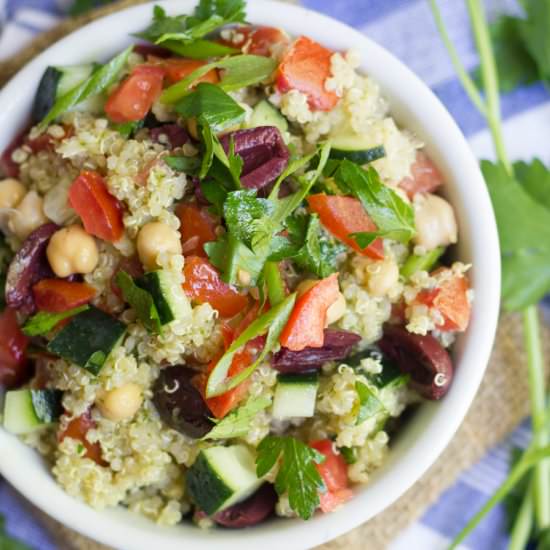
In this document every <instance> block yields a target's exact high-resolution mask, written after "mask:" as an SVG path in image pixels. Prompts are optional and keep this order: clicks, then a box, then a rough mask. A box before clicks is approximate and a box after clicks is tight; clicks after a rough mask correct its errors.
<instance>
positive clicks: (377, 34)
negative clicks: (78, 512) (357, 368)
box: [0, 0, 550, 550]
mask: <svg viewBox="0 0 550 550" xmlns="http://www.w3.org/2000/svg"><path fill="white" fill-rule="evenodd" d="M251 1H253V0H251ZM484 1H485V4H486V6H487V9H488V12H489V16H490V17H491V16H494V15H495V14H496V13H500V12H502V11H503V10H505V11H508V12H515V11H517V9H518V6H517V2H516V0H484ZM70 2H71V0H0V14H4V16H5V18H6V21H7V22H6V24H5V26H4V28H3V29H2V34H1V35H0V60H2V59H7V58H9V57H10V56H11V55H12V54H13V53H14V52H16V51H17V50H18V49H20V48H21V47H22V46H23V45H24V44H25V43H26V42H27V41H29V40H30V39H32V37H33V36H34V35H35V34H36V33H38V32H40V31H42V30H45V29H47V28H49V27H51V26H52V25H53V24H54V23H55V22H56V21H57V20H58V19H59V18H60V17H62V16H63V14H64V13H65V11H66V8H67V5H68V3H70ZM301 2H302V4H303V5H304V6H306V7H308V8H311V9H315V10H318V11H321V12H324V13H326V14H328V15H331V16H333V17H335V18H337V19H340V20H342V21H344V22H346V23H348V24H350V25H352V26H354V27H356V28H358V29H360V30H361V31H363V32H364V33H365V34H366V35H368V36H369V37H370V38H372V39H374V40H375V41H377V42H379V43H380V44H382V45H383V46H385V47H386V48H387V49H389V50H390V51H391V52H393V53H394V54H395V55H396V56H397V57H399V58H400V59H401V60H403V61H404V62H405V63H406V64H407V65H408V66H409V67H410V68H411V69H412V70H414V71H415V72H416V73H417V74H418V75H419V76H420V77H421V78H422V79H423V80H424V81H425V82H426V83H427V84H428V85H429V86H430V87H431V88H432V89H433V90H434V91H435V93H436V94H437V95H438V96H439V97H440V98H441V100H442V101H443V103H444V104H445V105H446V106H447V108H448V109H449V111H450V112H451V114H452V115H453V116H454V117H455V119H456V120H457V121H458V123H459V125H460V126H461V128H462V130H463V132H464V134H465V135H466V136H467V137H468V139H469V140H470V143H471V146H472V148H473V150H474V151H475V153H476V154H477V155H478V156H479V158H491V157H493V156H494V155H493V151H492V145H491V139H490V136H489V134H488V132H487V131H486V130H485V125H484V122H483V120H482V118H481V117H480V116H479V115H478V113H477V112H476V111H475V110H474V108H473V107H472V106H471V104H470V102H469V100H468V98H467V97H466V95H465V94H464V92H463V91H462V88H461V86H460V83H459V82H458V80H457V78H456V76H455V73H454V70H453V68H452V66H451V64H450V62H449V60H448V57H447V54H446V52H445V49H444V47H443V45H442V44H441V41H440V39H439V36H438V34H437V31H436V29H435V26H434V24H433V20H432V17H431V15H430V11H429V8H428V4H427V2H426V0H301ZM2 4H4V5H2ZM439 4H440V6H441V9H442V12H443V16H444V18H445V21H446V22H447V24H448V28H449V33H450V36H451V38H452V40H453V42H454V43H455V44H456V46H457V49H458V51H459V53H460V56H461V58H462V60H463V62H464V64H465V65H466V67H467V68H468V69H472V68H474V67H475V66H476V65H477V61H478V60H477V54H476V51H475V48H474V46H473V43H472V37H471V33H470V28H469V21H468V15H467V12H466V8H465V5H464V4H465V3H464V2H460V1H458V0H439ZM502 108H503V114H504V118H505V125H504V131H505V137H506V141H507V145H508V148H509V152H510V155H511V157H512V158H513V159H530V158H532V157H534V156H538V157H539V158H541V159H542V160H543V161H544V162H545V163H548V162H549V161H550V149H549V148H548V145H547V144H548V143H550V94H549V93H548V92H547V91H546V90H545V89H544V87H543V86H542V85H541V84H533V85H530V86H525V87H523V88H520V89H519V90H516V91H514V92H512V93H509V94H507V95H506V96H504V98H503V101H502ZM528 441H529V424H528V422H527V421H526V422H524V423H523V424H522V425H521V426H520V427H519V428H518V429H517V430H516V431H515V432H514V433H513V434H512V435H511V436H510V437H509V438H508V440H507V441H505V442H503V443H502V444H501V445H499V446H498V447H496V448H495V449H493V450H491V451H490V452H489V453H488V454H487V456H486V457H485V458H484V459H483V460H482V461H481V462H480V463H479V464H477V465H475V466H474V467H472V468H470V469H469V470H468V471H466V472H464V473H463V474H462V475H461V476H460V478H459V480H458V481H457V482H456V483H455V485H454V486H453V487H451V488H450V489H449V490H448V491H446V492H445V493H444V494H443V495H442V496H441V497H440V499H439V501H438V502H437V503H436V504H435V505H434V506H432V507H431V508H430V509H429V510H428V511H427V512H426V513H425V514H424V516H423V517H422V518H421V519H420V521H418V522H417V523H416V524H414V525H412V526H411V527H409V528H408V529H407V530H406V531H404V532H403V533H401V535H400V536H399V537H398V538H397V539H396V540H395V541H394V542H393V544H392V545H391V550H411V549H413V550H417V549H418V550H438V549H443V548H445V547H446V545H447V544H448V542H449V540H450V539H452V537H453V536H454V535H456V534H457V533H458V531H459V530H460V528H461V527H462V526H463V524H464V523H465V522H466V520H467V519H468V518H466V517H464V516H465V513H464V511H465V510H468V511H471V512H472V513H473V512H474V511H475V510H477V509H478V508H479V507H480V506H481V504H482V503H483V502H484V501H485V500H486V499H487V498H488V497H489V495H491V493H493V492H494V490H495V489H496V487H497V486H498V485H499V484H500V482H501V481H502V480H503V479H504V478H505V476H506V472H507V470H508V457H509V451H510V448H511V447H512V446H522V447H524V446H526V445H527V443H528ZM0 513H2V514H4V515H5V516H6V517H7V526H8V531H9V532H10V533H11V534H13V536H15V537H18V538H20V539H21V540H24V541H25V542H27V544H29V545H30V546H31V547H32V548H36V549H37V550H59V549H58V547H57V546H56V545H55V544H54V542H53V540H52V538H51V537H50V536H49V535H48V533H47V532H46V531H45V529H44V528H43V527H42V526H41V525H39V524H38V523H37V522H36V521H35V520H34V519H33V518H32V517H31V516H30V515H29V514H28V513H27V511H26V510H25V508H24V505H23V504H22V501H21V500H20V498H19V497H18V496H17V495H16V494H15V492H14V491H13V489H11V488H10V487H9V486H7V484H6V483H1V482H0ZM505 545H506V535H505V533H504V512H503V510H502V509H500V508H497V509H495V510H494V511H493V512H492V513H491V514H490V515H489V517H488V518H487V519H486V521H485V522H484V523H483V525H482V526H481V527H480V528H479V529H477V530H476V531H475V533H474V534H473V535H472V536H471V537H470V538H469V539H468V541H467V544H466V545H464V546H463V547H462V548H463V550H466V549H470V550H487V549H493V548H497V549H498V548H504V547H505Z"/></svg>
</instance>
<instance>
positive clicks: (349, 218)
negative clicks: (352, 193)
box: [307, 193, 384, 260]
mask: <svg viewBox="0 0 550 550" xmlns="http://www.w3.org/2000/svg"><path fill="white" fill-rule="evenodd" d="M307 202H308V204H309V207H310V208H311V210H313V211H314V212H316V213H317V214H319V218H320V219H321V223H322V224H323V225H324V226H325V227H326V228H327V229H328V230H329V231H330V232H331V233H332V234H333V235H334V236H335V237H336V238H337V239H339V240H340V241H342V242H343V243H345V244H347V245H348V246H349V247H351V248H353V249H354V250H355V251H357V252H359V254H363V255H364V256H369V257H371V258H373V259H375V260H382V259H383V258H384V243H383V242H382V240H381V239H376V240H375V241H374V242H372V243H371V244H369V246H367V248H364V249H363V248H361V247H360V246H359V245H358V244H357V243H356V242H355V239H353V238H352V237H350V235H351V234H352V233H361V232H363V231H366V232H369V231H376V229H377V228H376V225H375V224H374V222H373V221H372V220H371V219H370V218H369V215H368V214H367V213H366V212H365V209H364V208H363V206H362V205H361V202H360V201H359V199H355V198H353V197H342V196H339V195H325V194H324V193H319V194H317V195H310V196H309V197H308V199H307Z"/></svg>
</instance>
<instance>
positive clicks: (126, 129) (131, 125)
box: [113, 120, 144, 139]
mask: <svg viewBox="0 0 550 550" xmlns="http://www.w3.org/2000/svg"><path fill="white" fill-rule="evenodd" d="M143 124H144V121H143V120H137V121H135V122H123V123H121V124H113V128H114V129H115V130H116V131H117V132H118V133H119V134H120V135H121V136H122V137H124V138H126V139H128V138H129V137H130V136H131V135H132V134H134V133H136V132H137V131H138V130H139V129H140V128H143Z"/></svg>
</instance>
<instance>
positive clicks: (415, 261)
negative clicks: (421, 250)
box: [401, 246, 446, 279]
mask: <svg viewBox="0 0 550 550" xmlns="http://www.w3.org/2000/svg"><path fill="white" fill-rule="evenodd" d="M445 250H446V248H445V247H444V246H438V247H437V248H434V249H433V250H430V251H428V252H426V253H425V254H422V255H418V254H411V255H410V256H409V257H408V258H407V261H406V262H405V263H404V264H403V267H402V268H401V275H402V276H403V277H404V278H405V279H410V278H411V277H412V276H413V275H414V274H415V273H418V272H419V271H431V270H432V269H433V268H434V266H435V265H436V264H437V261H438V260H439V258H441V256H443V254H444V252H445Z"/></svg>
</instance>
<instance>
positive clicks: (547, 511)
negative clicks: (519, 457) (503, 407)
mask: <svg viewBox="0 0 550 550" xmlns="http://www.w3.org/2000/svg"><path fill="white" fill-rule="evenodd" d="M523 329H524V339H525V349H526V351H527V368H528V373H529V398H530V401H531V422H532V425H533V444H534V445H536V446H537V447H543V446H544V445H547V444H548V442H549V439H550V438H549V437H548V431H547V430H546V427H545V424H546V399H545V388H544V359H543V356H542V343H541V340H540V326H539V318H538V311H537V306H536V305H531V306H529V307H527V308H526V309H525V310H524V311H523ZM533 480H534V486H533V497H534V501H535V515H536V518H537V525H538V527H539V528H541V529H542V528H544V527H547V526H549V525H550V460H542V461H541V462H540V463H539V464H537V466H536V468H535V472H534V474H533Z"/></svg>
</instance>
